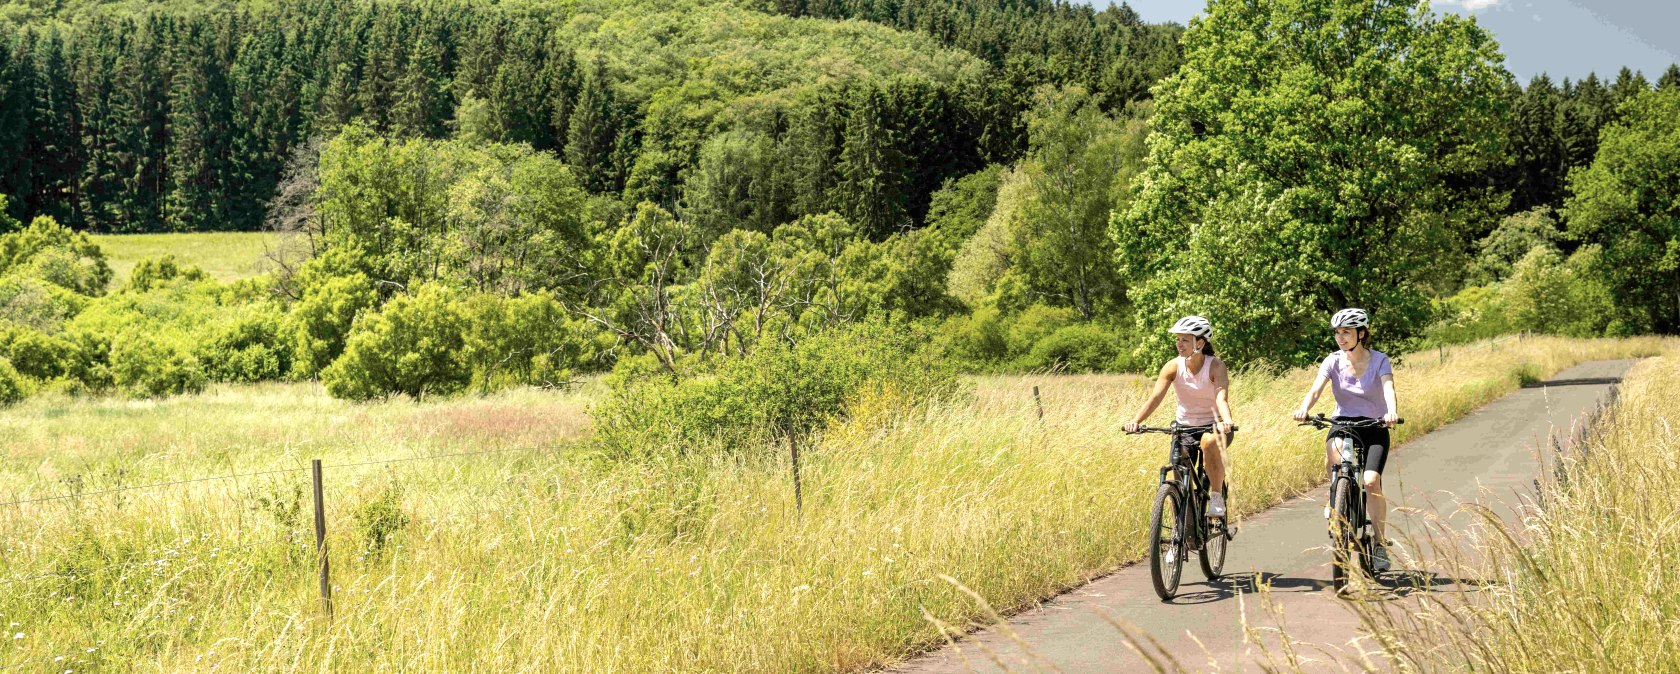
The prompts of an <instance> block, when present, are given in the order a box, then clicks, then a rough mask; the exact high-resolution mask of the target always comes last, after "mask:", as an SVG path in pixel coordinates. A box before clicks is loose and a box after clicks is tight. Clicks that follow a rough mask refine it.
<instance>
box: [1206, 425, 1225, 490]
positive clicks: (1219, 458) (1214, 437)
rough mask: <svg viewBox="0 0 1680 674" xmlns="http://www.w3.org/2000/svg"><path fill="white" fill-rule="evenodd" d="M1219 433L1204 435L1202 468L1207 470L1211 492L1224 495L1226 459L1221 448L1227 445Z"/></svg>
mask: <svg viewBox="0 0 1680 674" xmlns="http://www.w3.org/2000/svg"><path fill="white" fill-rule="evenodd" d="M1221 440H1222V439H1221V438H1220V437H1219V435H1218V434H1217V433H1204V434H1202V468H1203V469H1205V470H1207V474H1208V484H1209V485H1210V486H1209V487H1208V490H1209V491H1213V492H1218V493H1221V494H1223V493H1224V492H1225V457H1224V452H1221V451H1220V448H1221V447H1222V446H1224V445H1225V444H1227V443H1226V442H1222V441H1221Z"/></svg>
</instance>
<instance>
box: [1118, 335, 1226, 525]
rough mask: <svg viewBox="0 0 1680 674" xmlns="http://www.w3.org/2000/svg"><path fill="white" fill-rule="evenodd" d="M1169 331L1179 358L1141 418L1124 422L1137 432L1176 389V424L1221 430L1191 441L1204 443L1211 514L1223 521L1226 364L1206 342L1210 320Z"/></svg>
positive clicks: (1171, 362)
mask: <svg viewBox="0 0 1680 674" xmlns="http://www.w3.org/2000/svg"><path fill="white" fill-rule="evenodd" d="M1167 332H1169V333H1171V334H1172V335H1173V337H1174V341H1173V345H1174V346H1175V347H1177V348H1178V357H1177V358H1174V359H1172V360H1169V361H1167V363H1166V364H1165V365H1162V366H1161V374H1160V376H1159V377H1157V378H1156V379H1155V391H1154V393H1152V394H1150V396H1149V399H1148V400H1146V401H1144V403H1143V408H1142V409H1140V410H1138V413H1137V418H1136V419H1135V420H1134V421H1132V422H1131V423H1129V424H1126V426H1125V430H1126V432H1127V433H1136V432H1137V429H1138V426H1140V425H1142V424H1143V421H1144V420H1145V419H1148V418H1149V415H1150V414H1152V413H1154V412H1155V408H1156V407H1158V406H1160V404H1161V400H1162V398H1165V397H1166V395H1167V387H1169V386H1170V387H1172V389H1173V393H1174V394H1175V395H1176V396H1177V397H1178V423H1180V424H1182V425H1185V426H1214V427H1215V429H1216V430H1218V431H1219V432H1218V433H1217V434H1215V433H1208V432H1206V431H1200V432H1197V433H1194V434H1192V435H1191V436H1190V437H1191V439H1192V440H1194V441H1196V442H1198V443H1199V444H1200V445H1201V449H1202V457H1203V458H1202V465H1203V467H1204V468H1206V470H1207V475H1208V484H1210V485H1212V489H1211V490H1210V492H1209V494H1208V509H1207V514H1208V516H1209V517H1224V516H1225V461H1224V457H1223V456H1222V455H1221V452H1220V450H1221V448H1223V447H1227V446H1230V444H1231V426H1232V423H1231V404H1230V401H1229V399H1228V396H1227V395H1226V389H1228V388H1230V386H1231V377H1230V373H1229V372H1227V371H1226V369H1225V362H1224V361H1222V360H1220V359H1219V358H1218V357H1217V356H1214V355H1213V344H1212V343H1210V342H1209V341H1208V338H1209V337H1211V336H1212V335H1213V324H1211V323H1208V320H1207V319H1206V318H1202V317H1201V316H1185V317H1184V318H1181V319H1179V320H1178V322H1177V323H1174V324H1173V326H1172V328H1171V329H1170V330H1168V331H1167ZM1220 419H1223V420H1224V421H1220ZM1175 442H1176V440H1175Z"/></svg>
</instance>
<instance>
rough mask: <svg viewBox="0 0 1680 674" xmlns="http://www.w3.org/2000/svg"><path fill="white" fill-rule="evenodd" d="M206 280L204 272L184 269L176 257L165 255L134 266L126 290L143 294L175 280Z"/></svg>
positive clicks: (190, 268)
mask: <svg viewBox="0 0 1680 674" xmlns="http://www.w3.org/2000/svg"><path fill="white" fill-rule="evenodd" d="M206 278H208V277H207V276H205V275H204V270H202V269H199V268H198V267H192V266H187V267H183V266H181V264H180V263H179V262H176V261H175V256H174V255H165V256H163V257H158V258H147V259H144V260H141V261H140V263H139V264H136V265H134V272H133V273H132V274H129V277H128V286H127V287H126V288H125V289H126V290H129V291H131V292H141V293H143V292H146V291H148V290H151V289H153V288H156V287H159V286H162V285H165V284H167V283H169V282H171V281H174V280H175V279H186V280H188V281H203V280H205V279H206Z"/></svg>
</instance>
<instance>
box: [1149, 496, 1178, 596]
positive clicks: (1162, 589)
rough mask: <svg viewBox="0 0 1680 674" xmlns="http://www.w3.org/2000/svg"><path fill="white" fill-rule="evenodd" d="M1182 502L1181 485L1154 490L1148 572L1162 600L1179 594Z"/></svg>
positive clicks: (1150, 517) (1150, 515) (1150, 520)
mask: <svg viewBox="0 0 1680 674" xmlns="http://www.w3.org/2000/svg"><path fill="white" fill-rule="evenodd" d="M1183 506H1184V502H1183V499H1182V497H1181V496H1180V495H1179V493H1178V488H1177V487H1175V486H1173V485H1171V484H1163V485H1161V488H1160V489H1159V490H1157V491H1156V492H1155V508H1154V510H1152V511H1151V512H1150V514H1149V576H1150V579H1151V580H1153V581H1154V582H1155V594H1158V595H1160V596H1161V601H1170V600H1171V599H1172V598H1173V595H1174V594H1177V592H1178V579H1179V576H1180V574H1182V573H1183V572H1184V507H1183Z"/></svg>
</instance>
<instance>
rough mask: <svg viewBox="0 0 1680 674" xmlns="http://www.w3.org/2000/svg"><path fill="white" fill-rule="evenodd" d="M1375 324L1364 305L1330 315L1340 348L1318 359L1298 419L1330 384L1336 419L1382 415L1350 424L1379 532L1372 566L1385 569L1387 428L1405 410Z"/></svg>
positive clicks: (1331, 460)
mask: <svg viewBox="0 0 1680 674" xmlns="http://www.w3.org/2000/svg"><path fill="white" fill-rule="evenodd" d="M1370 325H1371V319H1370V317H1369V316H1368V315H1366V313H1365V310H1364V309H1343V310H1341V311H1338V312H1336V315H1335V316H1332V317H1331V318H1330V327H1331V329H1333V330H1335V331H1336V346H1337V347H1340V349H1341V350H1340V351H1337V352H1335V353H1332V354H1330V355H1329V356H1328V357H1326V358H1325V359H1324V362H1323V363H1321V364H1319V366H1318V378H1317V379H1315V380H1314V381H1313V384H1312V388H1309V389H1307V397H1306V398H1305V399H1303V400H1302V401H1301V408H1300V409H1298V410H1296V411H1295V420H1296V421H1300V420H1303V419H1306V418H1307V413H1308V412H1310V411H1311V410H1312V406H1313V403H1316V402H1318V397H1319V395H1320V394H1322V393H1324V387H1325V386H1327V385H1328V386H1330V391H1331V393H1332V394H1333V395H1334V396H1335V398H1336V411H1335V412H1334V413H1333V414H1332V415H1331V416H1332V417H1333V418H1334V419H1336V420H1337V421H1369V420H1374V419H1382V421H1383V424H1385V425H1384V426H1380V427H1367V428H1350V429H1348V431H1349V432H1351V433H1352V434H1354V435H1355V436H1356V437H1358V438H1359V441H1360V442H1361V443H1362V444H1364V445H1365V472H1364V473H1363V474H1361V475H1360V482H1361V483H1363V484H1364V485H1365V491H1366V494H1367V499H1366V503H1367V506H1368V510H1369V513H1370V517H1371V527H1372V528H1373V529H1375V530H1376V532H1375V533H1376V535H1377V545H1376V549H1375V550H1374V551H1373V552H1372V555H1371V557H1372V559H1371V561H1372V562H1373V567H1374V568H1376V570H1377V571H1379V572H1381V571H1386V570H1388V567H1389V563H1388V549H1387V546H1386V541H1387V540H1388V539H1387V538H1385V537H1384V536H1383V523H1384V521H1385V520H1386V519H1387V515H1388V503H1387V501H1386V500H1385V499H1384V498H1383V491H1382V471H1383V465H1384V464H1386V463H1388V450H1389V448H1390V445H1389V438H1388V429H1390V428H1393V427H1394V424H1396V423H1399V420H1400V410H1399V407H1398V406H1397V405H1396V403H1395V402H1394V367H1393V366H1392V365H1391V364H1390V363H1389V361H1388V356H1387V355H1386V354H1384V353H1383V352H1381V351H1372V350H1371V348H1370V342H1371V330H1370ZM1324 451H1325V461H1326V463H1325V466H1326V470H1327V471H1328V470H1329V469H1330V467H1332V466H1334V465H1335V464H1336V462H1337V459H1338V458H1339V457H1337V456H1336V452H1335V451H1333V450H1331V449H1330V446H1329V444H1328V442H1326V444H1325V446H1324ZM1326 512H1328V511H1326Z"/></svg>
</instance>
